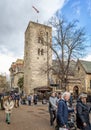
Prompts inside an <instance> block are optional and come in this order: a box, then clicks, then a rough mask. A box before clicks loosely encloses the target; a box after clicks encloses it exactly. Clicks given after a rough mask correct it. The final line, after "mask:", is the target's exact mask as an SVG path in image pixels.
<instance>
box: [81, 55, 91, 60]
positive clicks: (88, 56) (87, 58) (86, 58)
mask: <svg viewBox="0 0 91 130" xmlns="http://www.w3.org/2000/svg"><path fill="white" fill-rule="evenodd" d="M83 60H86V61H91V55H87V56H86V57H84V58H83Z"/></svg>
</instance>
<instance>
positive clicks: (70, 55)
mask: <svg viewBox="0 0 91 130" xmlns="http://www.w3.org/2000/svg"><path fill="white" fill-rule="evenodd" d="M49 23H50V24H51V25H52V28H53V41H52V46H50V47H51V49H52V51H53V53H54V58H55V60H56V61H57V62H58V64H59V69H57V75H58V77H59V79H60V81H61V88H64V89H66V86H67V82H68V75H69V73H70V72H69V71H70V70H69V66H70V62H71V60H72V59H77V58H80V57H82V56H83V54H84V53H83V52H84V50H85V47H86V46H85V31H84V30H85V29H84V28H78V27H77V23H78V21H77V20H73V21H72V22H67V21H66V20H65V18H64V17H61V18H58V17H53V18H51V19H50V21H49ZM51 69H52V70H53V71H56V70H55V69H53V68H51Z"/></svg>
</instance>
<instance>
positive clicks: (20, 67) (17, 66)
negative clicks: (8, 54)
mask: <svg viewBox="0 0 91 130" xmlns="http://www.w3.org/2000/svg"><path fill="white" fill-rule="evenodd" d="M9 71H10V80H11V81H10V82H11V88H18V86H17V83H18V80H19V78H21V77H23V76H24V60H22V59H17V60H16V61H15V62H12V64H11V67H10V69H9Z"/></svg>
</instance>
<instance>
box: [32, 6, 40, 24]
mask: <svg viewBox="0 0 91 130" xmlns="http://www.w3.org/2000/svg"><path fill="white" fill-rule="evenodd" d="M32 8H33V9H34V10H35V11H36V13H37V23H38V13H39V10H38V9H37V8H35V6H32Z"/></svg>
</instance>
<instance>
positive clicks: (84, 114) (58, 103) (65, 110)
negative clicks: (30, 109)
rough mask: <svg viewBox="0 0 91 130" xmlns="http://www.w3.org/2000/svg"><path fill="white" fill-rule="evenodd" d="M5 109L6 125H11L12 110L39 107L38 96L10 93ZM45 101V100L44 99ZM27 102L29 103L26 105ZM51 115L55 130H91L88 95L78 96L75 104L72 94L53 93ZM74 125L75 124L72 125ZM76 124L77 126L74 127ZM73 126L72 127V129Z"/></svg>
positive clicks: (4, 105) (51, 96) (50, 103)
mask: <svg viewBox="0 0 91 130" xmlns="http://www.w3.org/2000/svg"><path fill="white" fill-rule="evenodd" d="M3 99H4V100H3V105H1V106H3V109H4V110H5V113H6V123H7V124H10V122H11V121H10V116H11V113H12V109H13V108H14V107H15V108H17V107H19V105H20V103H21V104H23V105H24V104H27V105H29V106H31V103H33V104H34V105H37V102H38V95H37V94H34V95H31V94H29V95H27V96H26V95H20V94H19V93H18V92H15V93H10V94H9V95H8V96H7V98H3ZM44 99H45V98H44ZM26 102H27V103H26ZM48 102H49V105H48V106H49V107H48V108H49V114H50V126H54V122H55V123H56V125H55V130H61V129H62V130H71V127H74V128H75V129H74V130H76V129H77V128H79V129H80V130H91V126H90V118H89V113H90V111H91V107H90V106H88V104H87V94H86V93H81V94H80V95H79V96H78V99H77V100H76V102H75V104H74V103H73V98H72V95H71V94H70V92H64V93H55V92H52V93H51V95H50V97H49V100H48ZM70 113H74V115H75V120H70V122H69V115H70ZM74 121H75V122H74ZM71 123H73V124H71ZM74 124H76V125H74ZM70 126H71V127H70Z"/></svg>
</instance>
